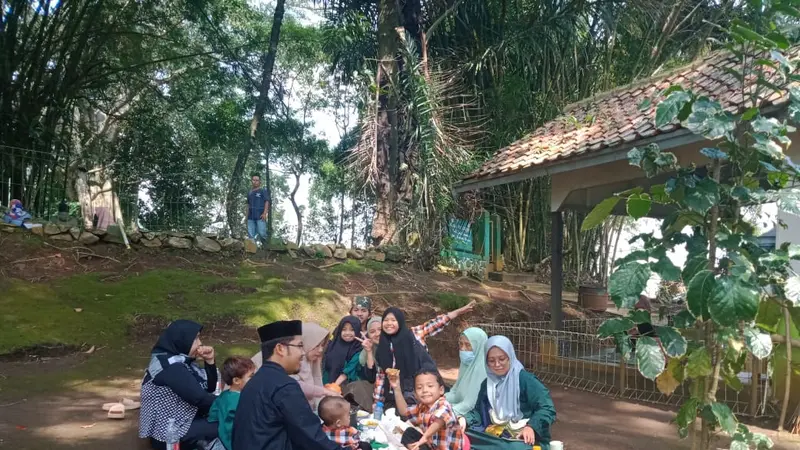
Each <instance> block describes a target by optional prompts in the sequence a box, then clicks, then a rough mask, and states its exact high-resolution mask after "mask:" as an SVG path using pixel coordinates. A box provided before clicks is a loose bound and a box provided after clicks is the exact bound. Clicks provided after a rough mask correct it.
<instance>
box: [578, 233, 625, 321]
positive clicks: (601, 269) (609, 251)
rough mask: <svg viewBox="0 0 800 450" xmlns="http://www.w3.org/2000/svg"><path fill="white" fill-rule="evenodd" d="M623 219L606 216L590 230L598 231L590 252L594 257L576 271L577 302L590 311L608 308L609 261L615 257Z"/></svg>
mask: <svg viewBox="0 0 800 450" xmlns="http://www.w3.org/2000/svg"><path fill="white" fill-rule="evenodd" d="M624 219H625V218H624V217H611V218H608V219H606V220H605V221H604V222H603V224H602V226H600V227H598V228H597V229H595V230H592V231H595V232H598V233H599V236H597V238H598V239H596V241H595V242H597V244H596V245H597V246H596V248H595V250H594V251H592V252H590V256H594V258H590V261H592V262H591V264H586V266H585V267H582V268H581V269H584V270H581V271H580V273H578V304H579V305H580V306H582V307H583V308H586V309H588V310H590V311H594V312H603V311H605V310H606V309H607V308H608V303H609V296H608V273H609V268H610V267H609V263H610V262H611V261H613V260H614V258H616V253H617V245H618V244H619V237H620V235H621V234H622V227H623V225H624ZM587 262H588V261H587Z"/></svg>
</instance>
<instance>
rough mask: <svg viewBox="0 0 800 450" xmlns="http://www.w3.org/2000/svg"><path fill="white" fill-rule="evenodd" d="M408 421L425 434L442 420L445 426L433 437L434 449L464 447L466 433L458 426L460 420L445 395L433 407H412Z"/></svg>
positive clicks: (458, 448)
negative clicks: (436, 422)
mask: <svg viewBox="0 0 800 450" xmlns="http://www.w3.org/2000/svg"><path fill="white" fill-rule="evenodd" d="M407 415H408V416H409V418H408V421H409V422H410V423H411V424H412V425H415V426H418V427H420V428H422V431H423V432H425V431H427V429H428V428H429V427H430V426H431V425H433V423H434V422H435V421H436V420H437V419H440V420H441V421H442V422H444V424H443V425H442V427H441V428H440V429H439V431H437V432H436V433H434V435H433V436H431V443H432V444H433V448H435V449H438V450H461V447H463V446H464V432H463V431H462V430H461V427H460V426H459V425H458V419H457V417H456V413H455V411H453V406H452V405H451V404H450V402H448V401H447V399H445V398H444V395H443V396H441V397H439V399H438V400H436V401H435V402H433V405H431V406H427V405H419V404H417V405H411V406H409V407H408V413H407Z"/></svg>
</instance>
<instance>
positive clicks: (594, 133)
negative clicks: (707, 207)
mask: <svg viewBox="0 0 800 450" xmlns="http://www.w3.org/2000/svg"><path fill="white" fill-rule="evenodd" d="M799 54H800V48H798V49H795V50H794V51H793V52H792V55H791V56H798V55H799ZM736 65H737V63H736V60H735V58H734V57H733V56H732V55H731V54H729V53H725V52H716V53H712V54H710V55H709V56H707V57H705V58H703V59H700V60H698V61H695V62H694V63H693V64H691V65H689V66H687V67H685V68H682V69H678V70H675V71H673V72H671V73H670V74H667V75H665V76H663V77H660V78H651V79H649V80H645V81H641V82H637V83H634V84H633V85H629V86H626V87H622V88H619V89H616V90H613V91H610V92H608V93H604V94H600V95H598V96H595V97H593V98H590V99H588V100H584V101H581V102H578V103H575V104H573V105H570V106H568V107H567V108H565V111H564V114H563V115H562V116H560V117H557V118H556V119H554V120H551V121H550V122H547V123H546V124H544V125H542V126H541V127H539V128H538V129H537V130H535V131H534V132H533V133H531V134H529V135H527V136H525V137H523V138H522V139H520V140H518V141H516V142H514V143H512V144H511V145H509V146H508V147H505V148H502V149H500V150H498V152H497V153H496V154H495V155H494V157H493V158H492V159H490V160H488V161H486V162H485V163H484V164H483V166H481V168H480V169H478V170H477V171H476V172H474V173H472V174H471V175H469V176H467V177H466V178H465V179H464V181H477V180H480V179H484V178H494V177H495V176H498V175H500V174H505V175H507V174H510V173H514V172H518V171H521V170H523V169H527V168H530V167H534V166H537V165H543V164H550V163H553V162H557V161H561V160H565V159H568V158H572V157H577V156H582V155H587V154H591V153H592V152H596V151H598V150H601V149H603V148H608V147H613V146H616V145H621V144H628V143H630V142H634V141H637V140H639V139H643V138H647V137H652V136H655V135H657V134H664V133H669V132H672V131H674V130H676V129H678V128H680V124H678V123H675V124H670V125H667V126H664V127H662V128H661V129H656V127H655V123H654V118H655V104H656V102H657V101H660V98H658V99H654V98H653V97H654V96H656V95H657V94H658V92H660V91H662V90H664V89H666V88H667V87H669V86H671V85H673V84H680V85H681V86H683V87H684V88H686V89H691V90H692V91H694V92H695V93H696V94H699V95H706V96H708V97H711V98H714V99H715V100H717V101H719V102H720V103H721V104H722V106H723V107H724V108H725V109H726V110H728V111H733V112H738V111H742V110H743V109H744V108H745V105H744V101H745V100H744V97H743V96H742V93H741V91H742V87H741V83H739V81H738V80H737V79H736V77H734V76H733V75H731V74H730V73H728V72H726V71H725V69H724V68H725V67H728V68H730V67H735V66H736ZM753 87H754V80H753V79H752V78H750V79H748V80H747V86H746V88H747V89H748V90H749V89H752V88H753ZM765 96H766V98H767V99H768V103H770V104H777V103H782V102H785V101H787V100H788V99H787V98H786V96H779V95H776V94H772V93H770V92H767V93H765ZM646 99H651V100H654V102H653V104H651V105H650V107H649V108H647V109H645V110H640V109H639V105H640V104H641V103H642V102H643V101H644V100H646Z"/></svg>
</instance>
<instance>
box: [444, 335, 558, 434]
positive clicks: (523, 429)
mask: <svg viewBox="0 0 800 450" xmlns="http://www.w3.org/2000/svg"><path fill="white" fill-rule="evenodd" d="M482 357H483V358H484V359H483V361H482V362H484V363H485V364H486V375H487V377H486V380H484V381H483V383H481V387H480V390H479V392H478V398H477V400H476V402H475V407H474V408H473V409H472V411H470V412H469V413H467V415H466V416H465V417H463V418H461V419H459V423H461V426H462V427H465V428H467V427H468V429H467V436H468V437H469V441H470V445H471V447H472V448H473V449H475V450H530V448H531V446H532V445H539V446H541V448H542V450H549V449H550V438H551V435H550V428H551V426H552V425H553V422H555V420H556V408H555V406H554V405H553V399H552V398H551V397H550V391H549V390H548V389H547V387H545V385H544V384H542V382H541V381H539V379H538V378H536V376H535V375H533V374H532V373H530V372H527V371H526V370H525V368H524V367H523V366H522V363H521V362H519V361H518V360H517V355H516V353H515V352H514V346H513V345H512V344H511V341H510V340H509V339H508V338H507V337H505V336H492V337H491V338H489V339H488V340H487V341H486V351H485V353H484V354H483V356H482Z"/></svg>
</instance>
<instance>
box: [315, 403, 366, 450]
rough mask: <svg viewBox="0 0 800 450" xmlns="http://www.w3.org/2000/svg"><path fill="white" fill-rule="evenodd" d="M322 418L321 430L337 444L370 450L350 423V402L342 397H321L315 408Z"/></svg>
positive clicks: (354, 448)
mask: <svg viewBox="0 0 800 450" xmlns="http://www.w3.org/2000/svg"><path fill="white" fill-rule="evenodd" d="M317 411H318V412H319V418H320V419H322V423H323V425H322V431H324V432H325V434H327V435H328V437H329V438H330V439H331V440H332V441H333V442H336V443H337V444H339V445H341V446H342V447H344V448H350V449H352V450H359V449H360V450H370V449H371V448H372V447H371V446H370V445H369V444H368V443H366V442H361V436H360V434H359V432H358V430H357V429H356V428H354V427H352V426H351V425H350V403H349V402H348V401H347V400H345V399H343V398H342V397H332V396H329V397H323V398H322V400H320V402H319V407H318V409H317Z"/></svg>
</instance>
